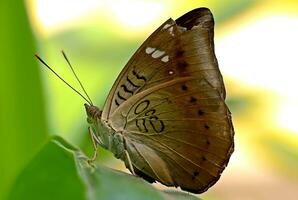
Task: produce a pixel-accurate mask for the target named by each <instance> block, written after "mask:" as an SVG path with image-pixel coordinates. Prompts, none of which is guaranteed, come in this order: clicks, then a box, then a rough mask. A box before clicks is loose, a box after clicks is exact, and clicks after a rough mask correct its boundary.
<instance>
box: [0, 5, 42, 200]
mask: <svg viewBox="0 0 298 200" xmlns="http://www.w3.org/2000/svg"><path fill="white" fill-rule="evenodd" d="M0 24H1V31H0V155H1V156H0V172H1V173H0V199H3V198H5V196H6V194H7V192H8V190H9V188H10V186H11V184H12V183H13V181H14V179H15V178H16V176H17V174H19V173H20V171H21V170H22V168H23V167H24V166H25V165H26V164H27V163H28V161H29V160H30V159H31V158H32V157H33V156H34V155H35V154H36V152H37V151H38V149H39V148H40V147H41V146H42V145H43V143H44V142H45V138H46V137H47V128H46V120H45V112H44V105H43V95H42V90H41V81H40V76H39V66H38V65H37V62H36V59H35V58H34V54H35V53H36V50H35V45H34V44H35V40H34V38H33V35H32V32H31V28H30V25H29V21H28V19H27V14H26V10H25V5H24V1H10V0H2V1H0Z"/></svg>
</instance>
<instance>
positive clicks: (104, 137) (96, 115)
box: [85, 104, 125, 159]
mask: <svg viewBox="0 0 298 200" xmlns="http://www.w3.org/2000/svg"><path fill="white" fill-rule="evenodd" d="M85 109H86V112H87V116H88V117H87V121H88V123H89V124H90V127H91V129H92V132H93V135H92V137H94V140H95V141H96V142H97V143H98V144H99V145H100V146H102V147H103V148H105V149H107V150H109V151H111V152H113V153H114V155H115V157H116V158H120V159H123V153H124V150H125V149H124V138H123V135H122V134H121V132H116V131H115V130H114V129H113V128H112V127H111V126H109V125H108V123H107V122H105V121H103V120H102V119H101V113H102V111H101V110H99V108H98V107H96V106H93V105H88V104H85Z"/></svg>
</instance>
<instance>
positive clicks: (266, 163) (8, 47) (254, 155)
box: [0, 0, 298, 200]
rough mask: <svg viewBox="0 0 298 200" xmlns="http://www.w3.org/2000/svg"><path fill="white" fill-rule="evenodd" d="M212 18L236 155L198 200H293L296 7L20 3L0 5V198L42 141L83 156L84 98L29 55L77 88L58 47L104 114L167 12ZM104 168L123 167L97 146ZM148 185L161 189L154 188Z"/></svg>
mask: <svg viewBox="0 0 298 200" xmlns="http://www.w3.org/2000/svg"><path fill="white" fill-rule="evenodd" d="M202 6H205V7H208V8H210V9H211V10H212V12H213V14H214V17H215V23H216V27H215V48H216V49H215V50H216V54H217V58H218V60H219V65H220V69H221V72H222V74H223V76H224V80H225V84H226V89H227V97H228V98H227V102H228V104H229V106H230V108H231V112H232V116H233V122H234V126H235V132H236V135H235V144H236V149H235V152H234V154H233V155H232V158H231V160H230V163H229V165H228V167H227V169H226V170H225V171H224V173H223V175H222V178H221V179H220V180H219V181H218V183H217V184H216V185H215V186H213V187H212V188H211V189H209V190H208V191H207V192H206V193H204V194H202V195H200V197H202V198H203V199H205V200H217V199H219V200H223V199H229V200H231V199H239V198H240V197H241V199H271V200H272V199H287V200H289V199H296V198H297V196H298V189H297V188H298V170H297V169H298V123H297V113H298V93H297V86H298V79H297V74H298V70H297V66H298V60H297V47H298V37H297V35H298V2H297V1H294V0H293V1H290V0H285V1H277V0H276V1H275V0H270V1H269V0H259V1H256V0H243V1H236V0H227V1H215V0H209V1H208V0H207V1H191V0H189V1H178V0H171V1H170V0H164V1H154V0H151V1H149V0H76V1H70V0H27V1H9V0H2V1H1V3H0V22H1V23H0V25H1V30H0V58H1V59H0V95H1V97H0V199H5V197H6V195H7V193H8V191H9V190H10V188H11V186H12V185H13V182H14V180H15V179H16V178H17V177H18V174H19V173H20V172H21V170H22V169H23V168H24V167H25V166H26V165H27V164H28V163H29V162H30V160H31V159H32V158H33V157H34V155H35V154H36V153H37V152H38V150H39V149H40V148H41V147H42V146H43V144H44V142H45V141H46V139H47V138H48V137H49V136H50V135H60V136H62V137H63V138H65V139H66V140H68V141H70V142H71V143H72V144H74V145H76V146H79V147H80V148H81V149H83V151H84V152H86V153H87V154H88V155H91V154H92V148H91V147H92V145H91V143H90V139H89V135H88V132H87V122H86V115H85V112H84V107H83V103H84V101H83V100H82V99H81V98H80V97H79V96H78V95H76V94H75V93H74V92H73V91H71V90H70V89H69V88H67V87H66V86H65V85H63V84H62V83H61V82H60V81H59V80H58V79H57V78H56V77H54V76H53V75H52V74H50V73H49V72H48V71H47V70H45V69H44V68H42V67H41V66H40V65H39V63H37V61H36V59H35V58H34V54H35V53H36V52H38V54H40V56H41V57H43V58H44V59H45V60H46V61H47V62H48V63H49V64H50V65H51V66H53V68H54V69H55V70H56V71H57V72H58V73H60V74H62V76H63V77H64V78H65V79H66V80H67V81H69V82H70V83H71V84H72V85H74V86H75V87H77V88H78V84H77V83H76V81H75V80H74V77H73V76H72V74H71V72H70V70H69V69H68V68H67V65H66V62H65V60H64V59H63V57H62V55H61V53H60V50H62V49H63V50H64V51H65V52H66V53H67V55H68V57H69V59H70V61H71V62H72V63H73V65H74V66H75V67H76V71H77V73H78V74H79V76H80V78H81V80H82V81H83V83H84V85H85V87H86V89H87V91H88V92H89V95H90V96H91V98H92V99H93V101H95V102H96V104H97V105H98V106H99V107H101V108H102V106H103V103H104V100H105V98H106V96H107V94H108V91H109V89H110V88H111V86H112V84H113V82H114V81H115V79H116V77H117V75H118V74H119V72H120V71H121V69H122V68H123V66H124V65H125V63H126V62H127V61H128V60H129V58H130V56H131V55H132V54H133V53H134V51H135V50H136V49H137V48H138V47H139V45H140V44H141V43H142V42H143V41H144V40H145V39H146V38H147V37H148V36H149V35H150V34H151V33H152V32H153V31H154V30H155V29H156V28H157V27H158V26H159V25H160V24H161V23H163V22H164V21H165V20H167V19H168V18H169V17H172V18H174V19H175V18H177V17H179V16H180V15H182V14H184V13H186V12H187V11H189V10H191V9H194V8H196V7H202ZM99 155H100V156H99V160H100V162H102V163H103V164H104V165H107V166H111V167H113V168H119V169H121V170H125V169H124V165H123V164H122V163H121V162H120V161H118V160H116V159H115V158H114V157H113V156H111V154H110V153H109V152H106V151H104V150H102V149H101V150H100V152H99ZM156 187H162V186H160V185H158V184H156Z"/></svg>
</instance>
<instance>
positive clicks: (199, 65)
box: [102, 8, 225, 120]
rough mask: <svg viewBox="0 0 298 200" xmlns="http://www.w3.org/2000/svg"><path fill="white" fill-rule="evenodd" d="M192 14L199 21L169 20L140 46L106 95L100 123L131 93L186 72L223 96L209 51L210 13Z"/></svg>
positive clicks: (211, 52)
mask: <svg viewBox="0 0 298 200" xmlns="http://www.w3.org/2000/svg"><path fill="white" fill-rule="evenodd" d="M195 11H196V12H193V14H192V15H194V18H196V19H198V15H199V16H201V18H202V19H201V18H199V19H200V20H196V21H195V20H193V21H192V22H193V23H192V26H190V22H188V20H187V18H184V17H181V18H179V19H178V20H177V21H178V22H179V25H177V23H176V22H175V21H174V20H172V19H169V20H167V21H166V22H165V23H163V24H162V25H161V26H160V27H159V28H158V29H157V30H156V31H155V32H154V33H153V34H152V35H151V36H150V37H149V38H148V39H147V40H146V41H145V42H144V43H143V44H142V45H141V47H140V48H139V49H138V50H137V51H136V53H135V54H134V55H133V57H132V58H131V59H130V61H129V62H128V63H127V65H126V66H125V67H124V69H123V70H122V72H121V73H120V75H119V77H118V78H117V80H116V82H115V83H114V85H113V87H112V89H111V91H110V93H109V96H108V98H107V100H106V103H105V106H104V109H103V113H102V118H103V119H104V120H107V119H108V117H109V115H110V114H111V113H113V112H114V111H115V110H116V109H117V108H118V107H119V105H120V104H122V103H123V102H125V101H127V100H128V99H129V98H130V97H131V96H133V95H134V94H137V93H139V92H141V91H143V90H146V89H147V88H150V87H152V86H154V85H158V84H161V83H163V82H167V81H169V80H171V79H173V78H175V77H181V76H187V75H188V74H190V73H191V74H192V76H197V77H198V78H199V77H204V78H205V79H207V80H208V81H209V82H210V83H211V84H212V85H213V86H214V87H215V88H217V89H218V90H219V92H220V93H221V95H222V96H223V97H225V91H224V87H223V81H222V77H221V74H220V72H219V70H218V64H217V60H216V57H215V55H214V49H213V24H214V23H213V17H212V14H211V12H210V11H209V10H208V12H206V9H202V8H199V9H197V10H195ZM184 25H185V26H186V27H184ZM190 27H192V29H190Z"/></svg>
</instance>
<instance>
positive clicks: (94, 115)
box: [84, 103, 102, 124]
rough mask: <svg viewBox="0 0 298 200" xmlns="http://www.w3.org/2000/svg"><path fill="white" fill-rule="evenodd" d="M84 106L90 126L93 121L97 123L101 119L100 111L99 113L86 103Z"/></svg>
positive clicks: (96, 108)
mask: <svg viewBox="0 0 298 200" xmlns="http://www.w3.org/2000/svg"><path fill="white" fill-rule="evenodd" d="M84 106H85V109H86V113H87V121H88V123H89V124H92V123H93V122H94V121H97V119H100V118H101V113H102V111H100V110H99V108H98V107H96V106H93V105H89V104H87V103H85V104H84Z"/></svg>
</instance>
